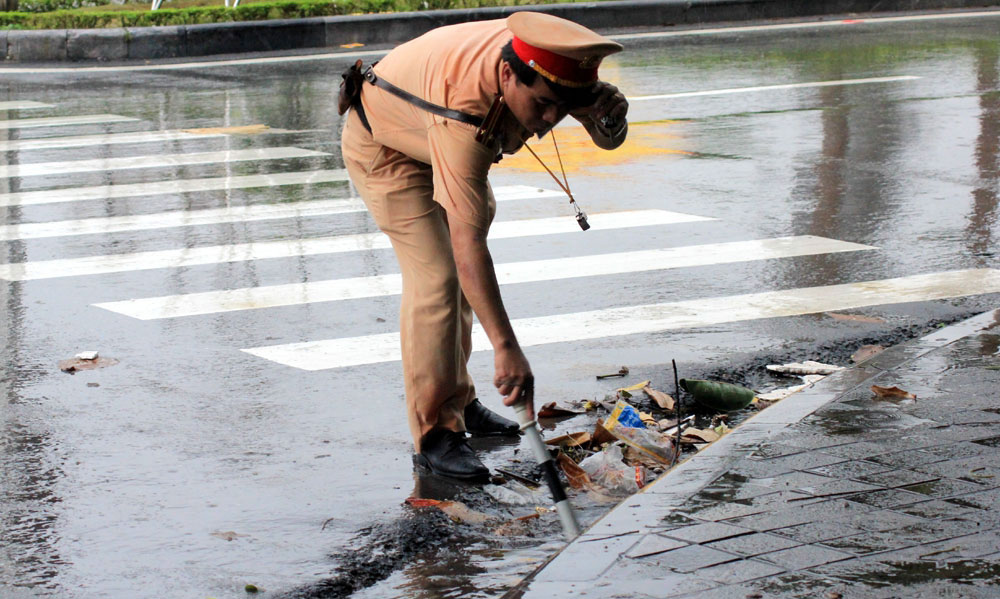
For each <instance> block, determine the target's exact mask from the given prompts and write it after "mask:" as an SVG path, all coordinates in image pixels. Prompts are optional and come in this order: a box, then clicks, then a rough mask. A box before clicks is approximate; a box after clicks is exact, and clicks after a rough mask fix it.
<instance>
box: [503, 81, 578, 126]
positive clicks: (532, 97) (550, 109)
mask: <svg viewBox="0 0 1000 599" xmlns="http://www.w3.org/2000/svg"><path fill="white" fill-rule="evenodd" d="M500 85H501V89H502V90H503V97H504V102H506V104H507V107H508V108H509V109H510V112H511V114H513V115H514V118H515V119H517V122H518V123H519V124H520V125H521V127H523V128H524V129H525V131H522V132H521V135H520V138H521V140H522V141H524V140H527V138H529V137H531V136H532V135H539V136H541V135H545V133H547V132H548V131H549V130H550V129H552V127H554V126H555V125H556V123H558V122H559V121H561V120H562V119H563V118H564V117H565V116H566V115H567V114H568V113H569V108H570V107H569V105H568V104H567V103H566V102H564V101H563V100H561V99H559V97H558V96H556V94H555V92H553V91H552V89H551V88H550V87H549V86H548V85H547V84H546V83H545V80H544V79H543V78H542V77H541V75H539V76H538V77H535V83H534V84H533V85H524V84H523V83H521V82H520V81H518V80H517V76H516V75H515V74H514V71H513V70H512V69H511V68H510V65H509V64H508V63H506V62H504V63H503V65H502V66H501V69H500Z"/></svg>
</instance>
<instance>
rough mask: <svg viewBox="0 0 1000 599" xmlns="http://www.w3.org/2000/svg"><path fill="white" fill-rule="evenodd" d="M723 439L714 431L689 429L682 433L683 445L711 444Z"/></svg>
mask: <svg viewBox="0 0 1000 599" xmlns="http://www.w3.org/2000/svg"><path fill="white" fill-rule="evenodd" d="M719 437H721V435H719V433H717V432H715V431H714V430H712V429H699V428H688V429H685V430H684V431H683V432H682V433H681V443H711V442H712V441H716V440H718V439H719Z"/></svg>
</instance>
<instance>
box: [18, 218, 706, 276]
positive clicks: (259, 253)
mask: <svg viewBox="0 0 1000 599" xmlns="http://www.w3.org/2000/svg"><path fill="white" fill-rule="evenodd" d="M710 220H714V219H711V218H707V217H703V216H694V215H691V214H680V213H677V212H669V211H666V210H632V211H626V212H607V213H603V214H602V213H594V214H591V215H590V225H591V228H592V229H593V230H597V231H600V230H612V229H626V228H632V227H645V226H653V225H672V224H679V223H690V222H699V221H710ZM557 233H580V227H579V226H578V225H577V224H576V221H575V220H574V219H573V217H572V216H569V215H567V216H557V217H553V218H537V219H529V220H515V221H501V222H497V223H494V224H493V226H492V227H491V228H490V239H513V238H519V237H531V236H535V235H554V234H557ZM389 247H390V245H389V238H388V237H386V236H385V235H383V234H382V233H381V232H375V233H360V234H355V235H340V236H333V237H314V238H310V239H294V240H289V241H284V240H282V241H267V242H261V243H244V244H234V245H220V246H209V247H198V248H188V249H178V250H159V251H152V252H136V253H131V254H111V255H105V256H88V257H85V258H64V259H59V260H44V261H37V262H16V263H12V264H0V279H5V280H8V281H29V280H36V279H51V278H56V277H71V276H83V275H96V274H108V273H115V272H130V271H137V270H149V269H154V268H181V267H187V266H196V265H203V264H221V263H226V262H243V261H248V260H263V259H266V258H289V257H293V256H312V255H317V254H336V253H342V252H356V251H364V250H372V249H385V248H389Z"/></svg>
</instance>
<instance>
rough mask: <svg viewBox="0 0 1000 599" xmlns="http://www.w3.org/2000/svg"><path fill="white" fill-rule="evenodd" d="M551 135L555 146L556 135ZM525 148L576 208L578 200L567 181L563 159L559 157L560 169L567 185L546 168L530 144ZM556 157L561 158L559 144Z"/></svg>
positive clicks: (552, 133) (551, 133) (550, 133)
mask: <svg viewBox="0 0 1000 599" xmlns="http://www.w3.org/2000/svg"><path fill="white" fill-rule="evenodd" d="M549 135H552V143H553V144H555V143H556V136H555V135H554V132H552V131H550V132H549ZM524 147H525V148H527V149H528V151H529V152H531V155H532V156H534V157H535V160H537V161H538V164H540V165H542V168H544V169H545V171H546V172H547V173H548V174H549V175H550V176H551V177H552V179H553V180H554V181H555V182H556V185H558V186H559V188H560V189H562V190H563V191H564V192H566V195H568V196H569V203H570V204H573V205H574V207H575V206H576V200H575V199H573V192H571V191H570V190H569V180H568V179H566V169H565V168H563V163H562V157H561V156H560V157H559V169H560V170H561V171H562V176H563V181H565V182H566V183H565V184H563V181H560V180H559V177H557V176H556V174H555V173H553V172H552V170H551V169H549V167H548V166H546V165H545V163H544V162H542V159H541V158H539V157H538V154H536V153H535V151H534V150H532V149H531V146H529V145H528V144H524ZM556 156H559V146H558V144H557V145H556Z"/></svg>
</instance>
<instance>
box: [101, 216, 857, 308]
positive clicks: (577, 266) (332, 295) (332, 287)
mask: <svg viewBox="0 0 1000 599" xmlns="http://www.w3.org/2000/svg"><path fill="white" fill-rule="evenodd" d="M874 249H877V248H874V247H872V246H868V245H860V244H856V243H849V242H846V241H837V240H835V239H826V238H824V237H814V236H811V235H806V236H801V237H781V238H777V239H761V240H753V241H733V242H728V243H712V244H705V245H694V246H686V247H677V248H665V249H657V250H645V251H636V252H619V253H612V254H596V255H592V256H572V257H568V258H556V259H552V260H532V261H526V262H512V263H508V264H497V265H496V273H497V279H498V281H499V282H500V284H501V285H513V284H516V283H529V282H535V281H556V280H562V279H573V278H580V277H594V276H601V275H610V274H623V273H635V272H644V271H651V270H663V269H672V268H684V267H691V266H707V265H712V264H729V263H734V262H750V261H753V260H770V259H774V258H787V257H790V256H805V255H815V254H829V253H835V252H853V251H859V250H874ZM401 290H402V280H401V278H400V275H398V274H388V275H380V276H374V277H357V278H351V279H336V280H330V281H314V282H309V283H292V284H289V285H272V286H267V287H248V288H245V289H232V290H225V291H209V292H205V293H191V294H184V295H168V296H164V297H152V298H145V299H133V300H126V301H119V302H106V303H101V304H94V305H95V306H97V307H99V308H104V309H105V310H111V311H112V312H117V313H119V314H124V315H126V316H131V317H133V318H138V319H140V320H154V319H159V318H177V317H181V316H195V315H201V314H216V313H220V312H233V311H238V310H251V309H258V308H273V307H276V306H292V305H296V304H307V303H310V304H311V303H315V302H330V301H337V300H346V299H360V298H368V297H380V296H386V295H396V294H398V293H400V292H401Z"/></svg>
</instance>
